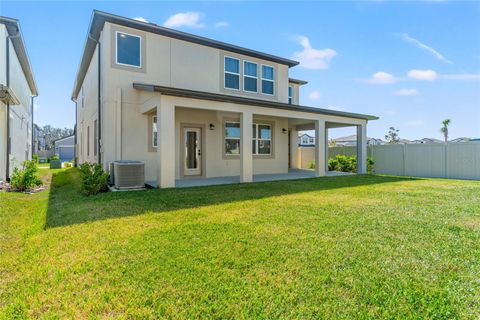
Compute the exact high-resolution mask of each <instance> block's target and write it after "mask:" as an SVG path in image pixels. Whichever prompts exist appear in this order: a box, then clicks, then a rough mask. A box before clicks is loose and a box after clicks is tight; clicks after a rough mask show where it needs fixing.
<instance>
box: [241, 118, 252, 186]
mask: <svg viewBox="0 0 480 320" xmlns="http://www.w3.org/2000/svg"><path fill="white" fill-rule="evenodd" d="M252 117H253V116H252V112H250V111H244V112H242V113H241V114H240V132H241V133H240V182H252V181H253V160H252V138H253V137H252Z"/></svg>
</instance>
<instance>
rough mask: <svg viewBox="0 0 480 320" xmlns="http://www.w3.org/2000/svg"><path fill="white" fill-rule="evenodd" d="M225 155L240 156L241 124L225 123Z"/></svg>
mask: <svg viewBox="0 0 480 320" xmlns="http://www.w3.org/2000/svg"><path fill="white" fill-rule="evenodd" d="M225 154H227V155H238V154H240V122H234V121H226V122H225Z"/></svg>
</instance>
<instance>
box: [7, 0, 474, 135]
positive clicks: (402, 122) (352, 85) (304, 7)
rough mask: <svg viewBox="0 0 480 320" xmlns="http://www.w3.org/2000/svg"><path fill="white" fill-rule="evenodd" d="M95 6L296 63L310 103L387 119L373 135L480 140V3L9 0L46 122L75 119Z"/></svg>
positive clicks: (39, 117)
mask: <svg viewBox="0 0 480 320" xmlns="http://www.w3.org/2000/svg"><path fill="white" fill-rule="evenodd" d="M93 9H98V10H103V11H107V12H111V13H114V14H118V15H122V16H126V17H130V18H136V17H143V18H145V19H147V20H148V21H150V22H155V23H157V24H166V25H168V26H171V27H174V28H177V29H180V30H182V31H187V32H191V33H194V34H198V35H202V36H206V37H210V38H213V39H217V40H221V41H226V42H229V43H233V44H236V45H240V46H244V47H248V48H251V49H256V50H260V51H264V52H268V53H272V54H276V55H280V56H283V57H287V58H293V59H298V60H300V61H301V65H300V66H297V67H294V68H292V69H291V72H290V75H291V76H292V77H295V78H299V79H304V80H307V81H309V84H308V85H306V86H304V87H302V93H301V97H300V99H301V104H303V105H311V106H318V107H327V108H332V109H338V110H344V111H349V112H359V113H367V114H372V115H377V116H379V117H380V120H378V121H372V122H370V123H369V127H368V135H369V136H374V137H381V138H383V136H384V135H385V133H386V132H387V131H388V127H390V126H395V127H396V128H398V129H400V136H401V137H402V138H408V139H413V138H422V137H435V138H441V137H442V135H441V133H440V132H439V127H440V122H441V121H442V120H443V119H445V118H450V119H452V124H451V127H450V132H451V134H450V135H451V138H455V137H460V136H467V137H480V1H475V2H473V1H471V2H459V1H438V0H437V1H419V2H413V1H410V2H399V1H396V2H394V1H388V0H386V1H371V2H346V1H345V2H153V1H149V2H139V1H136V2H124V1H122V2H113V1H112V2H88V1H82V2H55V1H53V2H40V1H36V2H9V1H3V0H2V1H1V2H0V15H4V16H9V17H13V18H17V19H19V20H20V23H21V28H22V32H23V34H24V37H25V41H26V45H27V50H28V53H29V57H30V60H31V63H32V66H33V70H34V73H35V78H36V81H37V85H38V87H39V91H40V96H39V97H38V98H37V99H36V101H37V105H36V122H37V123H39V124H40V125H44V124H51V125H54V126H61V127H64V126H66V127H73V125H74V121H75V115H74V104H73V103H72V102H71V101H70V94H71V90H72V86H73V82H74V78H75V75H76V72H77V67H78V63H79V61H80V55H81V53H82V48H83V45H84V42H85V38H86V34H87V28H88V24H89V22H90V18H91V14H92V10H93ZM351 132H353V130H352V131H351ZM346 133H350V132H347V131H344V130H343V131H342V130H337V131H336V132H335V133H333V135H334V136H335V135H342V134H346Z"/></svg>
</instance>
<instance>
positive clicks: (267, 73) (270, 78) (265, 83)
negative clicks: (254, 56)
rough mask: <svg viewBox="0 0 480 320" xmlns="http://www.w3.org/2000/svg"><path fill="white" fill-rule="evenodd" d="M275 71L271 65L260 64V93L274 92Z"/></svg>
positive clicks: (270, 93)
mask: <svg viewBox="0 0 480 320" xmlns="http://www.w3.org/2000/svg"><path fill="white" fill-rule="evenodd" d="M274 87H275V72H274V69H273V67H271V66H266V65H262V93H263V94H269V95H273V94H274Z"/></svg>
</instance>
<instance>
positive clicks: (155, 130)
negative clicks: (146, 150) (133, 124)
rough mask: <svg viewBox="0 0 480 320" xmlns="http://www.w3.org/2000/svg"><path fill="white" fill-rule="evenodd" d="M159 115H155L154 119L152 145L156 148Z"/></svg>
mask: <svg viewBox="0 0 480 320" xmlns="http://www.w3.org/2000/svg"><path fill="white" fill-rule="evenodd" d="M157 132H158V130H157V116H153V119H152V147H154V148H156V147H157V146H158V140H157V139H158V134H157Z"/></svg>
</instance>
